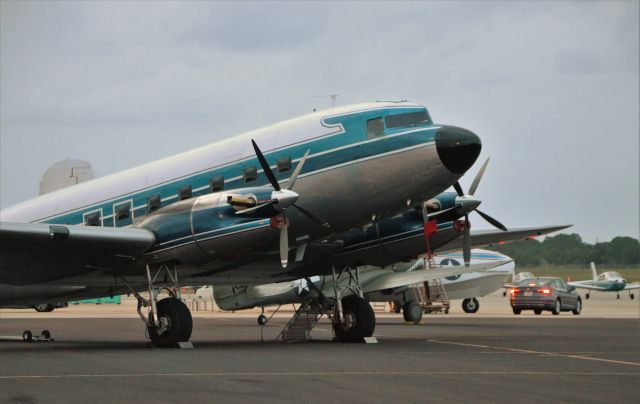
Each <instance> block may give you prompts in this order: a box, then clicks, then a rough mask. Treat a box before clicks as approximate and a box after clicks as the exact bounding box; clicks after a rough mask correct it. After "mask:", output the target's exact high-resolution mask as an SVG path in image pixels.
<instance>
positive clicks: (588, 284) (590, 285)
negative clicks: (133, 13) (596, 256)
mask: <svg viewBox="0 0 640 404" xmlns="http://www.w3.org/2000/svg"><path fill="white" fill-rule="evenodd" d="M590 266H591V273H592V275H593V278H592V279H591V280H585V281H574V282H568V284H569V285H571V286H574V287H576V288H580V289H587V291H588V292H587V294H586V295H585V296H584V297H585V299H588V298H589V297H590V296H591V293H590V291H592V290H593V291H596V292H616V298H618V299H620V291H621V290H628V291H629V298H631V299H633V298H634V297H635V296H634V295H633V292H631V291H632V290H633V289H639V288H640V283H638V282H636V283H627V280H626V279H624V278H623V277H622V276H621V275H620V274H619V273H618V272H615V271H607V272H603V273H601V274H600V275H598V271H597V270H596V264H594V263H593V262H592V263H591V265H590Z"/></svg>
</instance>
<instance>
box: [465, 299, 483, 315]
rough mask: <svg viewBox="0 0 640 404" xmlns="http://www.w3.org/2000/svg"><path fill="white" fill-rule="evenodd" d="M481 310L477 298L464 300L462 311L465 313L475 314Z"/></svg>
mask: <svg viewBox="0 0 640 404" xmlns="http://www.w3.org/2000/svg"><path fill="white" fill-rule="evenodd" d="M479 308H480V302H479V301H478V299H476V298H475V297H474V298H471V299H464V300H463V301H462V310H464V312H465V313H472V314H473V313H475V312H477V311H478V309H479Z"/></svg>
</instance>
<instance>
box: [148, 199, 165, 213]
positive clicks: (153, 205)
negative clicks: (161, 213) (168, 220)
mask: <svg viewBox="0 0 640 404" xmlns="http://www.w3.org/2000/svg"><path fill="white" fill-rule="evenodd" d="M161 205H162V201H161V200H160V195H159V194H158V195H153V196H150V197H149V199H147V212H149V213H151V212H153V211H154V210H158V209H160V206H161Z"/></svg>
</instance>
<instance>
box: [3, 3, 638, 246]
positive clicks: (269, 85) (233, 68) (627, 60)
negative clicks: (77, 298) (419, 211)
mask: <svg viewBox="0 0 640 404" xmlns="http://www.w3.org/2000/svg"><path fill="white" fill-rule="evenodd" d="M638 4H639V2H638V1H622V2H615V1H602V2H597V1H589V2H559V1H554V2H552V1H545V2H523V1H518V2H508V1H504V2H501V1H492V2H485V3H483V2H479V1H473V2H451V1H448V2H390V3H385V2H375V3H367V2H354V3H345V2H338V3H330V2H309V1H307V2H295V3H294V2H283V3H278V2H257V3H252V2H235V3H224V2H203V1H199V2H192V3H186V2H179V3H173V2H167V1H163V2H157V3H152V2H147V1H145V2H140V3H136V2H133V1H127V2H113V1H108V2H103V3H100V2H97V1H91V2H88V1H87V2H81V1H72V2H54V1H47V2H35V1H30V2H12V1H2V2H0V11H1V21H0V30H1V31H0V40H1V44H0V45H1V46H0V149H1V150H0V206H1V207H3V208H4V207H7V206H10V205H12V204H15V203H18V202H21V201H24V200H26V199H29V198H31V197H34V196H36V195H37V191H38V180H39V178H40V176H41V174H42V172H43V171H44V170H45V169H46V168H47V167H48V166H49V165H50V164H51V163H53V162H55V161H57V160H61V159H63V158H65V157H72V158H80V159H85V160H88V161H90V162H92V163H93V167H94V168H95V169H96V170H97V171H98V172H99V173H100V174H102V175H105V174H110V173H114V172H117V171H119V170H122V169H125V168H129V167H132V166H135V165H138V164H141V163H144V162H148V161H152V160H155V159H158V158H161V157H165V156H168V155H171V154H175V153H177V152H181V151H185V150H189V149H191V148H194V147H198V146H201V145H204V144H207V143H211V142H214V141H216V140H220V139H223V138H225V137H228V136H232V135H235V134H238V133H241V132H243V131H246V130H250V129H255V128H258V127H260V126H263V125H267V124H271V123H275V122H277V121H279V120H282V119H286V118H290V117H294V116H297V115H300V114H304V113H307V112H310V111H312V110H313V108H325V107H328V106H329V105H330V101H329V100H328V99H327V98H315V97H313V96H315V95H323V94H332V93H336V94H339V97H338V99H337V104H338V105H346V104H351V103H357V102H365V101H374V100H392V99H408V100H409V101H413V102H417V103H420V104H423V105H425V106H427V107H428V108H429V111H430V113H431V115H432V117H433V118H434V120H435V121H436V122H437V123H446V124H453V125H457V126H462V127H465V128H468V129H470V130H472V131H474V132H475V133H477V134H478V135H479V136H480V137H481V139H482V142H483V150H482V154H481V156H480V158H479V160H478V162H477V163H476V165H475V166H474V167H473V168H471V170H470V171H469V174H467V175H466V176H465V177H464V178H463V179H462V181H461V182H462V186H463V188H465V189H468V187H469V185H470V183H471V181H472V179H473V176H474V175H475V173H476V172H477V170H478V168H479V166H480V165H481V163H482V161H483V160H484V159H485V158H486V157H487V156H491V163H490V165H489V168H488V169H487V172H486V173H485V176H484V178H483V181H482V183H481V184H480V187H479V189H478V191H477V192H476V196H477V197H478V198H480V199H482V200H483V204H482V209H483V210H484V211H486V212H487V213H489V214H491V215H493V216H495V217H496V218H498V219H499V220H501V221H502V222H503V223H504V224H506V225H507V226H508V227H515V226H528V225H544V224H562V223H572V224H574V225H575V226H574V227H573V228H572V229H569V232H577V233H579V234H580V235H581V236H582V237H583V238H584V239H585V240H586V241H588V242H594V241H595V240H596V237H597V238H598V239H599V240H600V241H604V240H609V239H611V238H612V237H614V236H616V235H628V236H633V237H638V231H639V220H640V219H639V210H640V207H639V206H640V201H639V195H638V193H639V182H640V179H639V171H640V170H639V166H638V161H639V156H638V154H639V148H640V146H639V138H640V129H639V108H640V107H639V97H640V95H639V77H638V76H639V69H640V67H639V54H638V52H639V51H638V50H639V48H640V43H639V20H640V12H639V8H638ZM472 223H473V224H474V226H475V228H481V227H482V228H484V227H487V226H488V225H487V224H485V223H484V222H483V221H482V219H481V218H480V217H479V216H477V215H473V217H472Z"/></svg>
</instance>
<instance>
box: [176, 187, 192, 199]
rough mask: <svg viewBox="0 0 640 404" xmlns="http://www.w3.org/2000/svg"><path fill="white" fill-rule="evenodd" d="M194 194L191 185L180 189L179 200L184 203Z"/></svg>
mask: <svg viewBox="0 0 640 404" xmlns="http://www.w3.org/2000/svg"><path fill="white" fill-rule="evenodd" d="M192 195H193V193H192V192H191V185H187V186H186V187H182V188H180V190H179V191H178V200H179V201H182V200H184V199H189V198H191V196H192Z"/></svg>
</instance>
